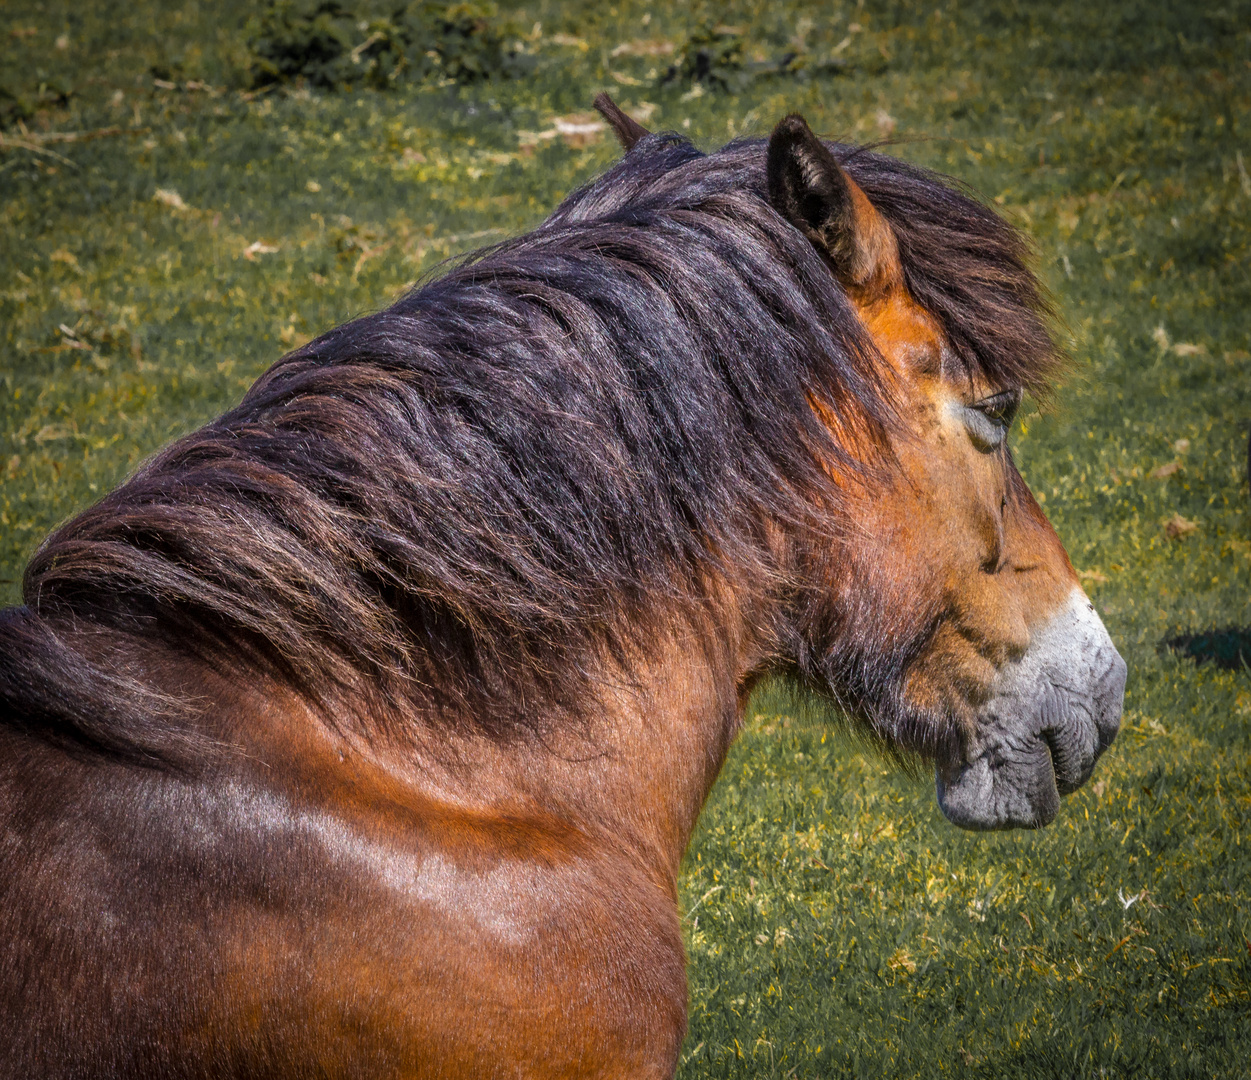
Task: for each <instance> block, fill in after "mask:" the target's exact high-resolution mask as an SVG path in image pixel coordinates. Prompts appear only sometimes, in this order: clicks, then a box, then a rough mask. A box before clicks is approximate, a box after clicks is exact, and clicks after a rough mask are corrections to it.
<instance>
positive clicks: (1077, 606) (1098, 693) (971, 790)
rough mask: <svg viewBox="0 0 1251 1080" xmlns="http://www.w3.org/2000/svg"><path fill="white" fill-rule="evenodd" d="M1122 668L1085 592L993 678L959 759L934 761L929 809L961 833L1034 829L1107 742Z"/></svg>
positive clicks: (1115, 719) (1116, 722) (1115, 723)
mask: <svg viewBox="0 0 1251 1080" xmlns="http://www.w3.org/2000/svg"><path fill="white" fill-rule="evenodd" d="M1124 692H1125V661H1124V660H1122V659H1121V656H1120V654H1119V653H1118V652H1117V651H1116V648H1115V646H1113V644H1112V641H1111V639H1110V638H1109V637H1108V632H1107V630H1105V629H1104V626H1103V622H1102V621H1101V620H1100V618H1099V616H1098V615H1097V614H1095V609H1094V606H1093V605H1092V604H1091V603H1090V601H1089V600H1088V599H1087V597H1086V595H1085V593H1083V592H1082V590H1081V589H1079V588H1076V587H1075V588H1074V589H1073V592H1072V593H1071V594H1070V597H1069V601H1068V603H1067V604H1066V605H1065V607H1064V608H1062V609H1061V610H1060V611H1059V612H1058V613H1057V614H1056V615H1055V616H1054V617H1053V618H1052V619H1051V620H1050V621H1049V622H1047V623H1046V624H1044V626H1043V627H1042V628H1040V629H1039V631H1038V632H1036V633H1035V634H1034V635H1033V637H1032V640H1031V641H1030V645H1029V648H1028V649H1026V651H1025V653H1024V654H1023V655H1022V656H1021V658H1020V660H1018V661H1015V662H1012V663H1009V664H1008V665H1007V666H1006V667H1004V668H1003V669H1002V670H1001V671H1000V672H999V674H998V676H997V677H996V678H995V681H994V683H993V685H992V687H991V696H990V699H989V700H988V701H987V702H986V704H985V705H984V706H983V708H982V709H981V710H980V711H979V714H978V716H977V718H976V732H975V735H974V736H973V737H972V738H971V739H970V740H969V741H968V744H967V745H966V747H965V750H964V754H963V759H962V760H956V761H952V762H948V763H942V762H940V763H939V765H938V769H937V774H938V775H937V787H938V805H939V806H940V807H941V808H942V811H943V813H944V814H945V815H946V816H947V818H948V819H949V820H950V821H951V822H952V823H953V824H955V825H959V826H960V827H961V828H964V829H977V830H986V829H1012V828H1027V829H1032V828H1038V827H1040V826H1042V825H1047V824H1049V823H1050V822H1051V821H1052V820H1054V818H1055V816H1056V814H1057V812H1058V811H1059V809H1060V796H1061V795H1067V794H1069V793H1071V792H1073V791H1076V790H1077V789H1078V788H1079V787H1081V785H1082V784H1084V783H1085V782H1086V780H1087V779H1088V778H1089V776H1090V774H1091V771H1092V770H1093V769H1094V765H1095V761H1096V760H1097V759H1098V758H1099V755H1100V754H1102V753H1103V751H1104V750H1106V749H1107V748H1108V747H1109V746H1110V745H1111V744H1112V740H1113V739H1114V738H1115V737H1116V733H1117V729H1118V728H1119V726H1120V719H1121V701H1122V698H1123V696H1124Z"/></svg>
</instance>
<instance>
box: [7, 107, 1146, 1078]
mask: <svg viewBox="0 0 1251 1080" xmlns="http://www.w3.org/2000/svg"><path fill="white" fill-rule="evenodd" d="M597 107H599V108H600V110H601V112H603V113H604V115H605V117H606V119H608V121H609V123H610V124H611V125H612V127H613V128H614V130H615V131H616V132H617V133H618V135H619V137H620V139H621V141H622V143H623V146H624V147H625V148H626V151H627V153H626V154H625V156H624V158H623V159H622V160H621V161H620V162H618V163H617V164H616V165H615V166H614V167H613V168H611V169H610V170H608V171H607V172H606V173H605V174H604V175H602V176H600V177H599V178H597V179H595V180H594V181H592V182H591V183H589V184H588V185H586V186H585V187H584V188H582V189H581V190H579V191H576V192H574V193H573V194H571V195H570V196H569V197H568V198H567V199H566V200H565V201H564V202H563V203H562V204H561V205H560V206H559V207H558V208H557V209H556V211H555V212H554V213H553V214H552V215H551V217H549V218H548V219H547V221H545V222H544V223H543V224H542V225H540V226H539V227H538V228H537V229H535V230H534V231H533V232H531V233H528V234H526V235H523V236H519V237H517V238H515V239H511V240H508V241H506V242H504V243H501V244H498V245H496V246H494V247H491V248H488V249H485V250H483V251H480V252H477V253H475V254H474V255H472V256H469V257H467V258H465V259H463V260H461V261H460V262H459V263H457V264H456V265H454V266H452V267H451V268H450V269H447V270H446V272H444V273H443V274H442V275H441V276H439V277H437V278H434V279H432V280H430V281H428V282H426V283H423V284H421V285H419V286H418V287H417V288H415V289H414V290H413V291H412V292H411V293H409V294H408V295H406V296H405V297H404V298H402V299H401V300H400V301H399V302H397V303H396V304H394V305H392V306H391V307H389V308H387V309H386V310H383V311H380V312H377V313H375V314H371V315H367V316H364V317H362V318H359V319H356V320H354V321H352V322H350V323H347V324H345V325H343V326H340V327H336V328H334V329H332V330H330V331H328V332H327V333H325V334H323V335H322V336H321V337H319V338H317V339H316V340H314V341H312V342H310V343H308V344H307V345H305V346H303V347H302V348H300V349H298V350H296V351H295V352H293V353H291V354H289V355H287V356H286V357H284V358H282V359H281V360H280V361H279V362H278V363H276V364H275V365H274V366H273V367H272V368H271V369H270V370H269V371H268V372H266V373H265V374H264V375H263V376H262V377H261V378H260V379H259V380H258V381H257V382H256V384H255V385H254V386H253V387H252V388H251V389H250V390H249V391H248V392H247V394H246V395H245V396H244V398H243V400H242V401H241V402H240V404H239V405H238V406H237V407H236V408H234V409H232V410H231V411H230V412H228V413H226V414H225V415H223V416H221V417H219V418H218V419H216V420H214V421H212V422H211V423H209V424H208V425H206V426H205V427H203V428H202V429H200V430H199V431H196V432H194V433H192V434H191V435H188V436H186V437H185V438H182V439H180V440H178V441H177V442H175V443H173V444H172V445H171V446H169V447H168V448H166V449H165V450H163V451H161V452H160V453H158V454H157V455H156V456H155V457H153V458H152V459H151V460H149V461H148V462H146V463H145V464H144V465H143V466H141V467H140V469H139V470H138V471H137V472H136V473H135V474H134V475H133V476H132V477H131V478H130V479H128V480H127V481H126V482H125V483H124V484H122V485H121V486H120V487H119V488H117V489H116V490H115V491H113V492H112V493H111V494H109V495H107V496H106V497H105V498H104V499H102V500H101V501H100V502H99V503H97V504H96V505H95V506H93V507H92V508H90V509H89V510H87V511H86V512H85V513H83V514H81V515H80V516H78V517H76V518H74V519H73V520H71V521H69V522H67V523H66V524H65V525H63V526H61V527H60V528H59V529H58V530H57V531H56V532H54V533H53V534H52V535H51V536H50V537H49V538H48V539H47V540H46V541H45V542H44V544H43V545H42V546H41V547H40V549H39V550H38V551H37V552H36V554H35V556H34V557H33V559H32V560H31V562H30V565H29V566H28V568H27V571H26V575H25V579H24V585H23V590H24V591H23V595H24V599H25V603H24V605H22V606H20V607H17V608H11V609H8V610H7V611H5V612H3V613H0V743H2V744H3V746H4V751H3V754H2V755H0V820H3V821H4V822H5V827H4V832H3V834H2V835H3V840H2V841H0V844H2V846H0V852H2V853H3V856H4V861H5V865H6V866H7V867H9V868H10V869H9V871H8V873H7V880H6V881H5V882H4V883H3V884H0V935H2V936H3V939H4V941H5V943H6V948H5V958H4V959H2V960H0V969H2V970H4V972H5V978H4V979H3V981H2V985H3V987H4V988H5V989H3V990H0V1015H3V1017H4V1021H5V1025H6V1030H8V1031H9V1032H16V1033H17V1034H16V1036H15V1038H14V1040H12V1041H11V1042H10V1043H9V1045H8V1047H7V1048H0V1064H3V1065H5V1066H7V1068H6V1069H5V1070H4V1071H5V1072H6V1073H8V1072H13V1073H14V1074H15V1075H16V1074H18V1073H20V1074H22V1075H29V1076H41V1075H48V1076H52V1075H69V1074H73V1075H83V1076H90V1075H99V1076H105V1075H122V1074H124V1075H128V1076H147V1075H152V1076H156V1075H160V1076H207V1075H219V1074H222V1073H224V1072H225V1073H233V1072H238V1073H240V1074H246V1075H289V1074H301V1075H302V1074H304V1073H305V1072H308V1071H316V1070H322V1071H327V1070H328V1071H329V1072H334V1073H335V1074H336V1075H338V1074H340V1073H341V1074H342V1075H358V1076H384V1075H407V1076H413V1075H416V1076H427V1075H428V1076H461V1075H463V1076H494V1075H500V1076H504V1075H509V1076H516V1075H525V1076H564V1075H579V1076H598V1075H603V1076H608V1075H647V1076H667V1075H672V1073H673V1071H674V1069H675V1068H676V1061H677V1052H678V1047H679V1046H680V1044H681V1039H682V1036H683V1033H684V1031H685V1002H686V997H685V981H684V960H683V955H682V944H681V935H680V932H679V926H678V918H677V912H676V906H675V904H676V902H675V897H676V879H677V871H678V864H679V860H680V858H681V855H682V852H683V850H684V849H685V846H686V843H687V841H688V839H689V837H690V834H691V830H692V829H693V827H694V824H695V820H696V818H697V816H698V813H699V809H700V807H701V805H702V803H703V801H704V799H705V797H706V795H707V793H708V791H709V789H710V787H711V785H712V783H713V781H714V780H715V778H716V775H717V772H718V770H719V768H720V766H721V764H722V762H723V761H724V757H725V753H726V751H727V749H728V747H729V745H730V743H731V741H732V740H733V738H734V735H735V733H736V731H737V728H738V725H739V723H740V722H741V716H742V711H743V709H744V707H745V705H746V701H747V698H748V695H749V693H750V690H751V688H752V686H753V685H755V683H756V681H757V680H758V679H759V678H761V677H762V676H764V675H769V674H779V675H782V676H787V677H791V678H794V679H795V680H797V681H798V682H799V683H802V684H803V685H804V686H806V687H807V688H809V689H810V690H812V691H813V692H815V693H818V694H822V695H825V696H826V697H828V698H830V699H832V700H833V701H834V702H835V703H836V704H837V705H838V706H839V707H840V708H841V709H842V710H843V711H844V712H845V714H846V715H847V716H848V717H849V718H850V721H849V722H851V723H853V724H856V725H858V726H859V727H860V728H861V730H863V731H865V732H866V733H868V734H869V735H870V736H871V737H873V738H874V739H876V740H877V741H879V742H880V743H881V744H882V745H883V746H884V747H886V748H887V749H888V750H890V751H893V752H896V753H898V754H902V755H910V756H917V755H919V756H921V757H923V758H925V759H927V760H931V761H933V763H934V765H935V768H936V773H937V790H938V797H939V803H940V805H941V807H942V808H943V810H944V812H945V813H946V814H947V815H948V817H949V818H951V820H952V821H954V822H955V823H956V824H959V825H962V826H965V827H969V828H1006V827H1014V826H1026V827H1033V826H1038V825H1042V824H1046V823H1047V822H1049V821H1050V820H1051V819H1052V818H1054V817H1055V815H1056V813H1057V812H1058V810H1059V799H1060V796H1061V795H1062V794H1065V793H1067V792H1069V791H1072V790H1074V789H1075V788H1076V787H1078V786H1080V785H1081V784H1082V783H1084V782H1085V780H1086V779H1087V778H1088V777H1089V776H1090V773H1091V770H1092V768H1093V767H1094V763H1095V760H1096V758H1097V757H1098V756H1099V754H1101V753H1102V752H1103V750H1104V749H1106V747H1107V746H1108V745H1109V744H1110V743H1111V741H1112V738H1113V737H1114V735H1115V733H1116V730H1117V724H1118V719H1119V715H1120V703H1121V696H1122V691H1123V686H1124V679H1125V667H1124V664H1123V662H1122V661H1121V659H1120V657H1119V656H1118V655H1117V653H1116V650H1115V649H1114V648H1113V646H1112V643H1111V641H1110V640H1109V639H1108V636H1107V633H1106V631H1105V630H1104V629H1103V626H1102V624H1101V623H1100V621H1099V619H1098V617H1097V616H1096V615H1095V613H1094V610H1093V608H1092V607H1091V605H1090V604H1089V601H1087V600H1086V598H1085V595H1084V594H1083V593H1082V591H1081V589H1080V586H1079V585H1078V583H1077V578H1076V575H1075V573H1074V572H1073V569H1072V567H1071V565H1070V564H1069V562H1068V559H1067V557H1066V555H1065V553H1064V551H1063V548H1062V546H1061V545H1060V542H1059V540H1058V539H1057V538H1056V536H1055V533H1054V531H1053V530H1052V529H1051V527H1050V525H1049V524H1048V523H1047V521H1046V519H1045V517H1044V515H1043V514H1042V511H1041V509H1040V508H1039V506H1038V504H1037V503H1036V502H1035V501H1034V500H1033V498H1032V496H1031V495H1030V493H1029V490H1028V488H1027V487H1026V485H1025V483H1024V481H1023V480H1022V478H1021V476H1020V475H1019V473H1018V472H1017V471H1016V468H1015V467H1014V465H1013V463H1012V460H1011V455H1010V453H1009V449H1008V445H1007V442H1006V434H1007V431H1008V428H1009V426H1010V424H1011V420H1012V413H1013V412H1014V410H1015V408H1016V406H1017V404H1018V403H1019V401H1020V399H1021V395H1022V394H1023V393H1024V392H1027V391H1028V392H1032V393H1035V394H1042V393H1045V392H1046V389H1047V387H1048V385H1049V382H1050V380H1051V379H1052V378H1053V376H1054V375H1055V373H1056V371H1057V368H1058V365H1059V362H1060V358H1059V355H1058V353H1057V351H1056V349H1055V346H1054V344H1053V340H1052V336H1051V333H1050V330H1049V318H1050V313H1049V311H1048V308H1047V305H1046V302H1045V299H1044V297H1043V295H1042V293H1041V291H1040V289H1039V286H1038V283H1037V281H1036V279H1035V278H1034V276H1033V275H1032V273H1031V271H1030V270H1029V268H1028V258H1027V256H1028V248H1027V244H1026V242H1025V240H1024V239H1023V237H1022V236H1021V235H1020V234H1019V233H1017V232H1016V231H1015V230H1014V229H1013V228H1012V227H1011V226H1009V225H1008V224H1007V223H1005V222H1004V221H1003V220H1002V219H1000V218H999V217H998V216H997V215H996V214H995V213H994V212H993V211H992V210H990V209H989V208H988V207H986V206H985V205H983V204H982V203H981V202H980V201H979V200H978V199H977V198H975V197H974V196H973V195H972V194H971V193H969V192H967V191H964V190H962V189H961V188H960V186H959V185H958V184H956V183H955V182H953V181H951V180H949V179H947V178H943V177H939V176H937V175H935V174H933V173H930V172H927V171H925V170H923V169H920V168H917V167H915V166H911V165H908V164H906V163H904V162H902V161H899V160H897V159H895V158H892V157H890V156H888V155H885V154H882V153H878V152H876V151H874V150H871V149H866V148H863V147H857V146H850V145H845V144H838V143H827V142H823V141H821V140H819V139H818V138H817V137H816V136H815V135H813V133H812V132H811V131H810V130H809V128H808V126H807V124H806V123H805V122H804V121H803V120H802V119H801V118H800V117H798V116H790V117H787V118H785V119H784V120H782V121H781V123H779V124H778V126H777V128H776V130H775V131H774V132H773V134H772V136H771V137H770V138H769V139H766V140H761V139H743V140H738V141H735V142H733V143H730V144H729V145H728V146H726V147H724V148H722V149H721V150H719V151H716V152H713V153H709V154H704V153H702V152H700V151H699V150H697V149H696V148H695V147H694V146H693V145H692V144H691V143H690V142H688V141H687V140H686V139H684V138H681V137H679V136H677V135H673V134H667V135H653V134H648V133H647V132H645V131H644V130H643V129H642V128H641V127H639V126H638V125H637V124H635V123H634V121H631V120H629V118H628V117H625V116H624V114H623V113H621V112H620V110H618V109H617V107H616V106H615V105H614V104H613V103H612V102H611V101H610V100H609V99H607V98H606V97H604V96H602V95H601V98H600V99H599V100H598V101H597ZM101 986H103V987H105V988H106V992H104V993H98V992H96V990H94V989H90V988H92V987H101Z"/></svg>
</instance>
